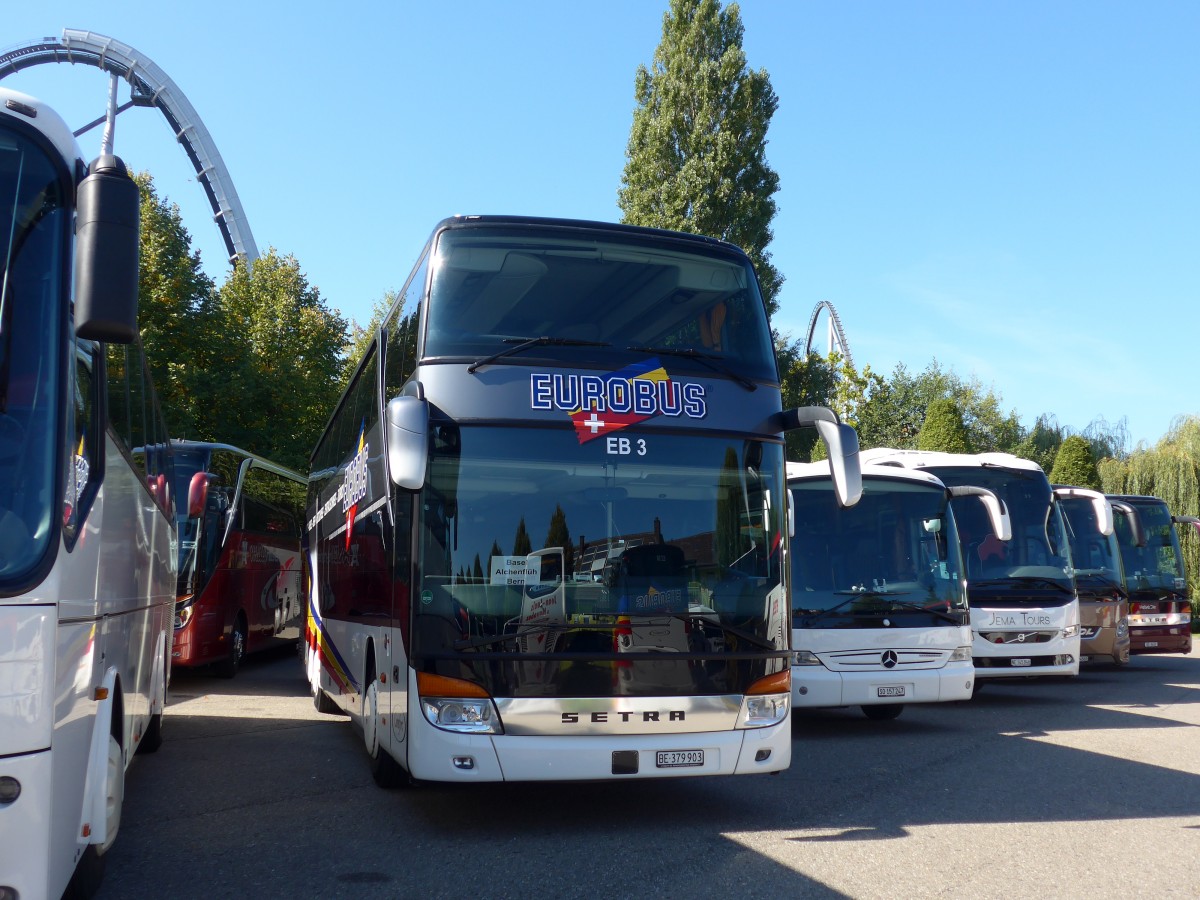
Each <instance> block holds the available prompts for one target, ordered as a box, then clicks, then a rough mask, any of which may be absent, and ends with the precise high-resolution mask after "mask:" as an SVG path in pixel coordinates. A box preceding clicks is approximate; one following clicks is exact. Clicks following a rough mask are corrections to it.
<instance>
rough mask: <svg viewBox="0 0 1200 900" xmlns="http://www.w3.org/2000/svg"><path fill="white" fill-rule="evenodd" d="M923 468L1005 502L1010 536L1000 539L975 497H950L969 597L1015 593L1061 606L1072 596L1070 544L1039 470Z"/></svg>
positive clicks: (973, 467)
mask: <svg viewBox="0 0 1200 900" xmlns="http://www.w3.org/2000/svg"><path fill="white" fill-rule="evenodd" d="M927 471H929V472H931V473H933V474H934V475H936V476H937V477H938V478H940V479H941V480H942V481H943V482H944V483H945V484H947V485H950V486H958V485H972V484H973V485H977V486H979V487H983V488H987V489H988V490H990V491H991V492H992V493H994V494H995V495H996V496H997V497H999V498H1000V499H1001V500H1002V501H1004V504H1005V506H1007V507H1008V514H1009V517H1010V519H1011V521H1012V540H1011V541H1007V542H1005V541H1001V540H1000V539H999V538H997V537H996V536H995V534H994V533H993V531H992V526H991V523H990V522H989V520H988V516H987V511H986V510H985V509H984V507H983V504H982V503H981V502H980V501H979V500H978V499H977V498H975V497H960V498H956V499H955V500H953V501H951V503H952V505H953V506H954V515H955V520H956V521H957V523H958V533H959V537H960V539H961V540H962V546H963V557H964V563H965V565H966V571H967V587H968V589H969V590H970V594H971V599H972V601H973V602H976V601H977V600H978V599H982V598H985V597H986V598H987V601H988V602H991V601H992V600H993V599H995V598H999V597H1003V596H1004V595H1019V596H1020V597H1021V598H1024V599H1027V600H1031V601H1033V602H1036V603H1038V604H1039V605H1043V606H1047V605H1054V606H1060V605H1065V604H1067V603H1070V602H1071V601H1072V600H1074V599H1075V586H1074V583H1073V581H1072V579H1071V575H1070V565H1071V560H1070V549H1069V547H1068V545H1067V541H1066V535H1065V531H1064V528H1063V524H1062V517H1061V515H1060V513H1059V509H1058V505H1057V504H1056V503H1054V500H1053V493H1052V491H1051V489H1050V481H1049V479H1048V478H1046V475H1045V473H1044V472H1042V471H1040V470H1036V471H1035V470H1031V469H1015V468H1014V469H1008V468H1000V467H998V466H930V467H928V468H927Z"/></svg>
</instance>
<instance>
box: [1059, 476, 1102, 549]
mask: <svg viewBox="0 0 1200 900" xmlns="http://www.w3.org/2000/svg"><path fill="white" fill-rule="evenodd" d="M1054 495H1055V496H1056V497H1080V498H1082V499H1084V500H1091V501H1092V509H1093V510H1094V511H1095V513H1096V522H1097V523H1098V524H1099V526H1100V533H1101V534H1102V535H1104V536H1105V537H1108V536H1109V535H1110V534H1112V533H1113V510H1112V504H1111V503H1109V502H1108V498H1107V497H1105V496H1104V495H1103V494H1102V493H1100V492H1099V491H1093V490H1091V489H1089V488H1080V487H1056V488H1055V489H1054Z"/></svg>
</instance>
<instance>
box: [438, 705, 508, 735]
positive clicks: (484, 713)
mask: <svg viewBox="0 0 1200 900" xmlns="http://www.w3.org/2000/svg"><path fill="white" fill-rule="evenodd" d="M421 709H422V710H424V712H425V718H426V719H428V720H429V724H430V725H433V726H435V727H437V728H444V729H446V730H447V731H461V732H465V733H467V734H500V733H501V732H500V729H499V728H498V727H497V726H498V725H499V716H497V715H496V713H495V708H494V707H493V706H492V701H491V700H467V699H463V698H461V697H422V698H421Z"/></svg>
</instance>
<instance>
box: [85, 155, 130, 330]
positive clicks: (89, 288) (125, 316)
mask: <svg viewBox="0 0 1200 900" xmlns="http://www.w3.org/2000/svg"><path fill="white" fill-rule="evenodd" d="M76 197H77V202H76V208H75V333H76V334H77V335H78V336H79V337H81V338H83V339H85V340H92V341H103V342H105V343H110V344H131V343H133V341H134V339H135V338H136V337H137V333H138V329H137V306H138V227H139V221H140V208H141V193H140V191H139V190H138V186H137V182H135V181H134V180H133V179H132V178H130V177H129V173H128V172H127V171H126V169H125V164H124V163H123V162H121V160H120V158H119V157H116V156H101V157H99V158H98V159H96V161H95V162H93V163H92V164H91V166H89V167H88V174H87V176H86V177H85V178H84V179H83V180H82V181H81V182H80V183H79V188H78V189H77V191H76Z"/></svg>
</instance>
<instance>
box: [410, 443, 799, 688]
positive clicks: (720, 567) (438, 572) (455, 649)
mask: <svg viewBox="0 0 1200 900" xmlns="http://www.w3.org/2000/svg"><path fill="white" fill-rule="evenodd" d="M626 433H629V436H630V440H631V446H632V447H633V448H636V449H635V451H634V452H633V453H631V454H630V455H629V456H620V457H617V456H610V455H607V454H606V453H605V451H604V448H603V447H602V446H601V442H599V441H596V442H592V443H587V444H583V445H580V444H579V442H578V441H577V439H576V438H575V436H574V435H573V434H572V433H571V432H567V431H544V432H531V431H529V430H528V429H512V428H483V427H466V426H463V427H459V426H453V425H441V426H435V428H434V455H433V456H432V459H431V462H430V468H429V479H428V482H427V487H426V488H425V490H424V492H423V493H422V495H421V499H422V503H423V510H422V513H421V521H422V525H423V527H422V528H421V529H420V535H421V540H420V553H421V556H420V559H419V572H420V574H421V581H420V589H419V590H417V591H414V592H413V613H414V631H413V641H412V643H413V655H414V657H415V658H416V659H417V664H418V666H419V667H421V666H426V667H428V666H433V667H434V668H436V670H438V671H445V672H446V674H457V675H459V676H460V677H462V675H463V673H464V671H467V672H469V673H470V674H469V675H468V677H472V678H474V679H477V680H480V681H482V682H483V683H484V684H485V685H487V686H488V689H489V690H490V691H491V692H492V693H493V694H494V695H495V696H509V697H513V696H609V695H612V694H614V693H618V694H629V695H637V694H657V695H663V694H668V695H669V694H689V693H735V692H739V691H744V689H745V687H746V686H747V685H748V684H749V683H750V682H751V681H753V680H754V679H755V678H758V677H762V676H763V675H765V674H768V673H770V672H775V671H780V670H781V669H782V668H783V666H784V663H785V658H784V657H785V655H786V649H787V646H788V640H787V619H786V610H784V609H783V608H782V605H783V602H784V598H783V578H782V572H781V569H780V557H781V547H782V531H781V528H782V523H783V516H782V515H781V511H782V510H783V509H784V508H785V507H784V496H783V493H782V484H781V479H780V478H779V475H780V474H781V473H782V471H783V456H782V448H781V447H780V446H779V445H776V444H771V443H763V442H760V441H754V440H750V441H747V440H742V439H739V438H721V437H697V436H694V435H689V436H686V437H685V436H678V435H668V434H661V433H653V434H650V433H647V434H644V435H638V434H633V433H630V432H629V431H627V432H626ZM643 451H644V452H643ZM695 654H708V656H707V657H703V656H701V657H700V658H697V657H696V656H695ZM647 656H653V657H655V658H656V661H647V659H646V657H647ZM689 656H690V657H691V658H689ZM589 657H591V658H590V659H589Z"/></svg>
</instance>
